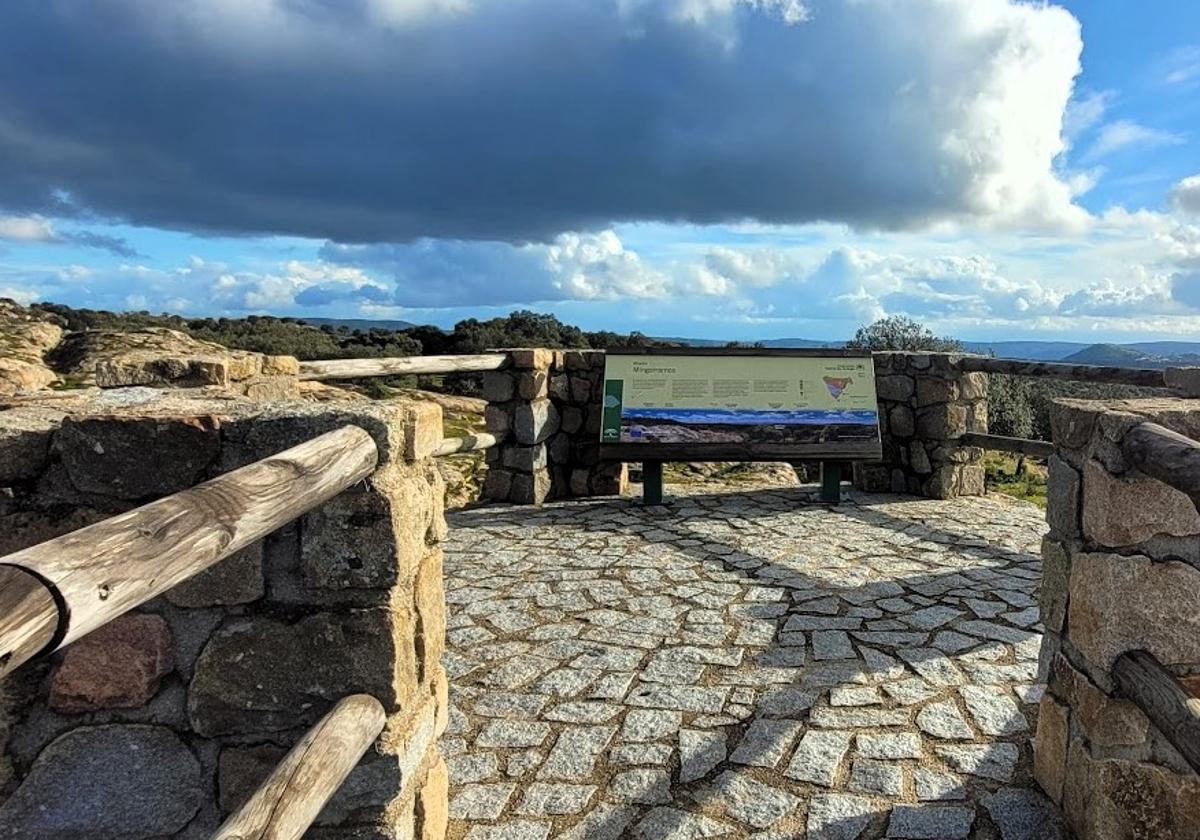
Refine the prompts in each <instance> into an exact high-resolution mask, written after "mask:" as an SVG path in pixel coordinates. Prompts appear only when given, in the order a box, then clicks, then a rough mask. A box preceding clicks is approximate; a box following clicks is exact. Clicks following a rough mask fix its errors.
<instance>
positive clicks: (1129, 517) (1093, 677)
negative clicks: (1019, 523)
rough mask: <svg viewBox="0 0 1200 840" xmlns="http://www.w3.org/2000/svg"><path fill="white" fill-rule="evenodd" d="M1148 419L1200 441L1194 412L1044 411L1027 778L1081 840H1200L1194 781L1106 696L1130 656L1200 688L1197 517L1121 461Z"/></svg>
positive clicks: (1158, 740) (1140, 404)
mask: <svg viewBox="0 0 1200 840" xmlns="http://www.w3.org/2000/svg"><path fill="white" fill-rule="evenodd" d="M1145 420H1150V421H1153V422H1156V423H1159V424H1161V425H1163V426H1166V427H1167V428H1169V429H1171V430H1173V431H1176V432H1179V433H1181V434H1184V435H1187V436H1188V437H1191V438H1200V408H1198V407H1197V404H1196V402H1195V401H1185V400H1177V399H1157V400H1136V401H1112V402H1085V401H1080V400H1062V401H1060V402H1059V403H1057V404H1056V405H1055V406H1054V408H1053V409H1052V412H1051V424H1052V431H1053V437H1054V443H1055V455H1054V457H1052V458H1051V459H1050V487H1049V509H1048V511H1047V519H1048V521H1049V524H1050V529H1051V530H1050V534H1049V536H1047V537H1046V539H1045V541H1044V542H1043V544H1042V556H1043V569H1044V575H1043V582H1042V589H1041V596H1040V597H1041V609H1042V619H1043V622H1044V624H1045V630H1046V637H1045V643H1044V645H1043V650H1042V672H1043V674H1045V675H1047V676H1048V682H1049V688H1048V691H1047V693H1046V695H1045V696H1044V697H1043V699H1042V701H1041V709H1040V714H1039V717H1038V728H1037V738H1036V741H1035V747H1034V752H1035V763H1034V772H1035V775H1036V777H1037V780H1038V782H1039V783H1040V784H1041V786H1042V788H1043V789H1044V790H1045V791H1046V792H1047V793H1048V794H1049V795H1050V796H1051V798H1053V799H1054V801H1055V802H1058V803H1060V804H1061V805H1062V808H1063V811H1064V813H1065V816H1066V820H1067V822H1068V824H1069V825H1070V826H1071V828H1072V829H1073V830H1074V831H1075V833H1076V834H1077V835H1078V836H1079V837H1086V838H1088V839H1089V840H1109V838H1132V837H1153V838H1155V839H1156V840H1174V838H1185V837H1186V838H1195V837H1196V836H1197V831H1200V778H1197V775H1196V773H1195V772H1194V771H1193V770H1192V769H1191V767H1190V766H1189V765H1188V764H1187V762H1186V761H1185V760H1184V759H1183V758H1182V756H1180V755H1179V753H1178V752H1177V751H1176V750H1175V749H1174V747H1172V746H1171V744H1170V743H1169V742H1168V741H1167V740H1166V738H1165V737H1164V736H1163V735H1162V733H1161V732H1159V731H1158V729H1157V728H1156V727H1155V726H1153V725H1152V724H1151V723H1150V722H1149V720H1148V719H1147V718H1146V716H1145V715H1144V714H1143V713H1142V712H1141V710H1140V709H1139V708H1138V707H1137V706H1136V705H1135V704H1133V703H1131V702H1129V701H1128V700H1124V699H1121V698H1118V697H1116V696H1114V690H1113V688H1114V686H1113V677H1112V674H1111V668H1112V665H1113V662H1114V661H1115V660H1116V659H1117V657H1118V656H1120V655H1121V654H1122V653H1124V652H1126V651H1130V650H1145V651H1148V652H1149V653H1151V654H1153V655H1154V656H1155V657H1156V658H1157V659H1158V660H1159V661H1160V662H1161V663H1162V664H1163V665H1165V666H1166V667H1167V668H1168V669H1169V670H1171V671H1172V672H1174V673H1175V674H1176V675H1177V676H1179V677H1181V678H1182V681H1183V682H1184V684H1185V686H1187V687H1188V688H1190V689H1191V690H1192V692H1193V693H1194V694H1195V693H1197V690H1198V689H1200V676H1197V674H1200V540H1197V536H1198V535H1200V516H1198V515H1197V513H1196V510H1195V508H1194V506H1193V505H1192V503H1191V501H1190V500H1189V499H1188V497H1187V496H1185V495H1184V494H1182V493H1180V492H1178V491H1177V490H1173V489H1171V488H1170V487H1168V486H1167V485H1165V484H1163V483H1161V482H1159V481H1156V480H1154V479H1152V478H1149V477H1147V476H1144V475H1142V474H1140V473H1138V472H1137V471H1136V470H1134V469H1132V468H1131V467H1130V466H1129V465H1128V464H1127V463H1126V462H1125V459H1124V457H1123V455H1122V453H1121V441H1122V439H1123V437H1124V435H1125V433H1126V432H1127V431H1128V430H1129V429H1130V428H1132V427H1133V426H1134V425H1136V424H1137V423H1140V422H1143V421H1145Z"/></svg>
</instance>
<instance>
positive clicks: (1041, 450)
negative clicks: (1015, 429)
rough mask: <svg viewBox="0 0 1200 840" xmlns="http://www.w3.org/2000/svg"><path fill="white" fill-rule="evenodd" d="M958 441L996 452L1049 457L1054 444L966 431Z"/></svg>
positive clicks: (1052, 451)
mask: <svg viewBox="0 0 1200 840" xmlns="http://www.w3.org/2000/svg"><path fill="white" fill-rule="evenodd" d="M958 442H959V443H961V444H963V445H964V446H978V447H980V448H981V449H992V450H995V451H997V452H1019V453H1020V454H1022V455H1032V456H1033V457H1035V458H1049V457H1050V456H1051V455H1053V454H1054V444H1053V443H1050V442H1049V441H1046V440H1031V439H1030V438H1015V437H1005V436H1004V435H984V434H978V433H976V432H968V433H967V434H965V435H961V436H960V437H959V438H958Z"/></svg>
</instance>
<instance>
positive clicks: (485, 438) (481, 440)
mask: <svg viewBox="0 0 1200 840" xmlns="http://www.w3.org/2000/svg"><path fill="white" fill-rule="evenodd" d="M498 442H499V441H498V439H497V438H496V436H495V435H491V434H488V433H487V432H479V433H478V434H474V435H467V436H466V437H452V438H443V439H442V444H441V446H439V447H438V448H437V449H435V450H433V454H434V455H458V454H460V453H463V452H479V451H480V450H483V449H491V448H492V447H493V446H495V445H496V444H497V443H498Z"/></svg>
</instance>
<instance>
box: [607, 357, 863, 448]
mask: <svg viewBox="0 0 1200 840" xmlns="http://www.w3.org/2000/svg"><path fill="white" fill-rule="evenodd" d="M878 423H879V417H878V413H877V404H876V399H875V378H874V369H873V366H872V363H871V361H870V359H869V358H858V357H853V356H850V357H847V356H808V357H805V356H771V355H763V356H746V355H740V356H712V355H701V356H691V355H683V354H681V355H678V356H675V355H670V356H666V355H655V356H639V355H616V354H612V355H610V356H609V357H608V359H607V364H606V367H605V383H604V410H603V422H602V424H601V430H600V440H601V442H602V443H658V444H702V443H721V444H798V445H803V444H813V443H829V442H834V441H838V442H847V443H850V442H859V441H861V442H873V441H876V440H878V438H879V426H878Z"/></svg>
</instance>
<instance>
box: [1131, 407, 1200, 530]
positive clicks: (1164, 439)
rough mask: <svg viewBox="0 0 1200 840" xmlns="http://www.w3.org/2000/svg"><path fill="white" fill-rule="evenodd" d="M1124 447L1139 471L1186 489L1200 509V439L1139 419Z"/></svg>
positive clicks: (1176, 487) (1170, 485) (1171, 485)
mask: <svg viewBox="0 0 1200 840" xmlns="http://www.w3.org/2000/svg"><path fill="white" fill-rule="evenodd" d="M1121 451H1122V453H1123V454H1124V455H1125V459H1126V460H1127V461H1129V463H1130V464H1132V465H1133V466H1134V467H1136V468H1137V469H1138V470H1139V471H1141V472H1143V473H1145V474H1146V475H1148V476H1150V477H1151V478H1157V479H1158V480H1159V481H1161V482H1162V483H1163V484H1166V485H1167V486H1168V487H1174V488H1175V489H1176V490H1179V491H1180V492H1183V493H1186V494H1187V495H1188V496H1190V497H1191V499H1192V502H1193V503H1194V504H1195V505H1196V506H1197V509H1200V442H1197V441H1194V440H1192V439H1191V438H1190V437H1187V436H1186V435H1181V434H1179V433H1178V432H1172V431H1171V430H1170V429H1167V428H1164V427H1163V426H1160V425H1158V424H1157V423H1139V424H1138V425H1136V426H1134V427H1133V428H1132V429H1130V430H1129V431H1127V432H1126V433H1125V438H1124V440H1122V441H1121Z"/></svg>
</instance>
